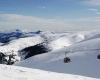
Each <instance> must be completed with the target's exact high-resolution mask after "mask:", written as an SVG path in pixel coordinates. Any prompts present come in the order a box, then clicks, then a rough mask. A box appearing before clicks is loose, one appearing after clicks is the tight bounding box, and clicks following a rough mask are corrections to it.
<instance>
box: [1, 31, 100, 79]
mask: <svg viewBox="0 0 100 80" xmlns="http://www.w3.org/2000/svg"><path fill="white" fill-rule="evenodd" d="M40 43H44V44H46V47H47V48H49V49H50V51H49V52H47V53H42V54H39V55H35V56H33V57H30V58H28V59H26V60H23V61H19V62H17V63H16V64H15V65H17V66H23V67H29V68H37V69H43V70H47V71H48V70H49V71H54V72H62V73H69V74H76V75H82V76H89V77H95V78H100V69H99V68H100V60H99V59H97V55H99V54H100V52H99V51H100V32H96V31H83V32H67V33H52V32H40V33H39V34H36V35H35V36H29V37H24V38H19V39H16V40H12V41H10V42H9V44H6V45H3V46H0V52H3V53H6V54H11V53H12V51H14V52H13V53H14V54H17V56H18V57H19V58H21V56H20V55H19V53H18V51H19V50H22V49H24V48H26V47H30V46H33V47H34V46H35V45H37V44H40ZM9 52H10V53H9ZM25 53H26V52H25ZM65 53H66V54H67V56H68V57H69V58H70V59H71V62H70V63H64V62H63V59H64V58H65ZM27 54H28V53H27Z"/></svg>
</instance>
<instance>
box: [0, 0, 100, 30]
mask: <svg viewBox="0 0 100 80" xmlns="http://www.w3.org/2000/svg"><path fill="white" fill-rule="evenodd" d="M16 28H19V29H20V28H21V29H26V30H27V29H29V30H33V31H36V30H43V31H60V32H62V31H80V30H100V0H0V30H4V29H7V30H9V29H16Z"/></svg>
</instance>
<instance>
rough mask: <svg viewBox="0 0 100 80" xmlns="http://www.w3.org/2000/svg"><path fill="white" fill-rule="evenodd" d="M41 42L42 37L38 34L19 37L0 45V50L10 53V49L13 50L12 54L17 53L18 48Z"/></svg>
mask: <svg viewBox="0 0 100 80" xmlns="http://www.w3.org/2000/svg"><path fill="white" fill-rule="evenodd" d="M42 42H43V39H42V38H41V37H40V36H34V37H26V38H19V39H17V40H12V41H11V42H10V43H9V44H6V45H4V46H0V51H1V52H3V53H7V54H8V53H10V54H11V53H12V51H14V54H17V52H18V50H21V49H23V48H25V47H29V46H34V45H36V44H39V43H42Z"/></svg>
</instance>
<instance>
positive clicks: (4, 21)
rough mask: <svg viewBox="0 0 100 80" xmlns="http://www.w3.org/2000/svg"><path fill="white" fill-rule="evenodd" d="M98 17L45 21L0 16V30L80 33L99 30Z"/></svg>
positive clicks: (99, 22)
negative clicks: (81, 31) (17, 29)
mask: <svg viewBox="0 0 100 80" xmlns="http://www.w3.org/2000/svg"><path fill="white" fill-rule="evenodd" d="M99 26H100V17H95V18H80V19H65V20H61V19H46V18H40V17H35V16H24V15H18V14H0V30H5V29H7V30H9V29H16V28H19V29H26V30H27V29H28V30H32V31H36V30H43V31H56V32H63V31H64V32H65V31H78V30H79V31H80V30H94V29H97V30H100V27H99Z"/></svg>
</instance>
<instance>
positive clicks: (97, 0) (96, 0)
mask: <svg viewBox="0 0 100 80" xmlns="http://www.w3.org/2000/svg"><path fill="white" fill-rule="evenodd" d="M83 2H84V3H85V4H87V5H90V6H100V0H84V1H83Z"/></svg>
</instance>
